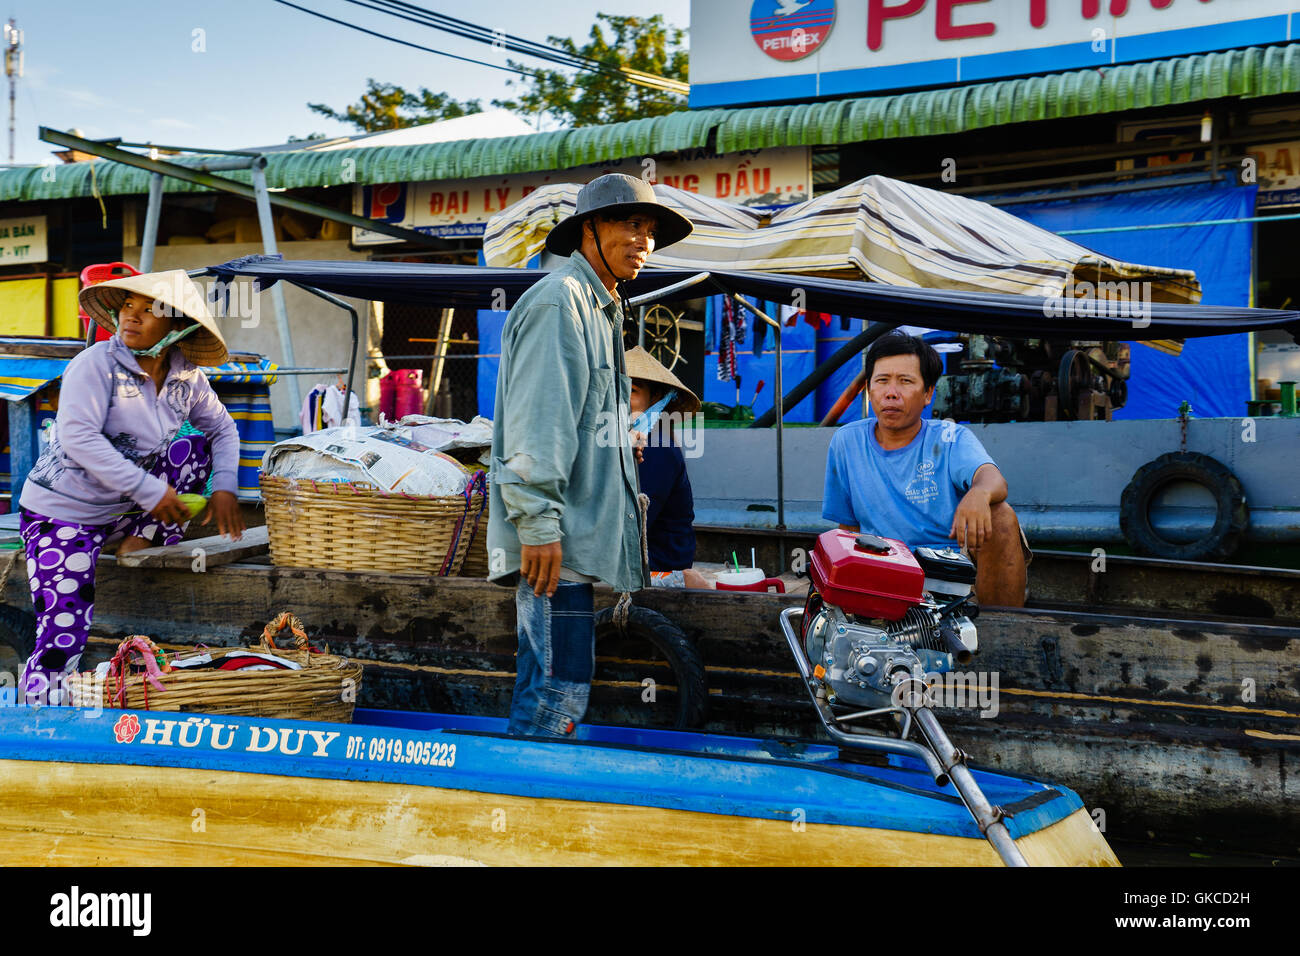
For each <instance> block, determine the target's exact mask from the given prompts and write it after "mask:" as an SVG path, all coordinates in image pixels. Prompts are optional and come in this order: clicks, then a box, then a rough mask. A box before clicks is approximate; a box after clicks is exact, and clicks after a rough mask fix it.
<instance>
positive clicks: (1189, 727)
mask: <svg viewBox="0 0 1300 956" xmlns="http://www.w3.org/2000/svg"><path fill="white" fill-rule="evenodd" d="M182 557H183V562H182V561H181V560H180V559H177V560H176V561H170V559H169V561H170V563H171V565H172V566H171V567H166V566H163V567H139V568H135V569H131V570H129V571H128V570H127V569H125V568H120V567H118V566H117V565H116V563H115V562H114V561H113V560H112V559H102V560H101V562H100V566H99V572H98V583H97V590H98V593H97V602H96V621H95V626H96V637H95V638H92V651H91V652H90V653H88V655H87V657H86V659H85V663H86V664H88V665H89V664H92V663H94V662H95V661H96V660H99V659H104V658H105V657H106V656H107V654H108V652H109V651H110V650H111V648H112V647H114V646H115V645H116V642H117V641H118V640H120V639H121V638H122V637H123V636H126V635H127V634H131V633H146V634H149V635H151V636H153V637H155V638H157V639H158V640H160V641H161V642H164V643H169V644H171V645H174V646H185V645H192V644H194V643H196V642H200V641H202V642H206V643H209V644H235V643H246V642H247V641H248V640H249V639H251V638H254V637H256V635H258V634H260V633H261V628H262V626H263V625H264V624H265V622H266V621H267V620H268V619H270V618H271V617H273V616H274V615H275V614H276V613H278V612H279V611H281V610H284V609H286V608H292V609H295V610H297V611H298V612H299V613H300V614H301V615H302V616H304V617H305V618H306V619H307V621H308V624H309V627H310V630H311V632H312V635H313V638H314V639H318V640H323V641H326V642H328V643H329V644H330V646H331V648H332V649H333V650H334V651H336V652H339V653H343V654H346V655H347V656H349V657H353V658H356V659H359V660H361V661H363V662H364V663H365V664H366V667H367V677H366V682H365V686H364V690H363V696H362V699H361V703H362V704H363V705H365V706H370V707H384V708H397V709H403V710H410V711H437V712H450V713H457V714H464V715H485V716H486V715H501V714H504V713H505V712H506V710H507V708H508V705H509V699H510V693H511V688H512V686H513V682H514V649H515V635H514V615H513V592H512V591H510V590H508V589H505V588H501V587H498V586H496V585H493V584H488V583H486V582H483V581H481V580H473V579H465V578H428V577H423V576H417V575H410V576H404V575H370V574H364V573H357V572H337V571H319V570H306V569H292V568H274V567H270V566H268V565H266V564H252V563H240V562H236V563H233V564H229V565H225V566H216V564H215V562H214V561H213V560H212V558H211V556H210V558H209V564H208V566H207V570H206V571H205V572H204V573H194V571H193V570H192V567H191V562H192V559H191V558H190V557H189V554H188V551H187V552H186V554H185V555H183V556H182ZM245 560H247V559H246V556H245ZM178 565H179V566H178ZM1114 578H1115V582H1116V583H1118V582H1119V581H1121V580H1127V576H1124V577H1123V578H1121V576H1118V575H1116V576H1114ZM26 592H27V588H26V581H25V578H24V575H23V569H22V566H21V562H19V566H18V567H16V568H15V569H14V571H13V573H12V575H11V577H10V579H9V581H8V582H7V585H6V588H5V590H4V595H3V599H4V601H5V602H6V603H7V604H8V605H10V607H9V608H8V609H4V608H0V610H6V611H7V612H9V613H11V614H14V615H20V614H22V613H26V612H25V611H24V610H23V609H24V608H25V607H26V605H27V601H28V596H27V593H26ZM1278 594H1279V595H1282V594H1283V591H1281V590H1279V592H1278ZM612 600H613V595H612V594H610V593H609V592H608V591H604V590H600V589H598V592H597V602H598V606H599V605H602V604H608V603H611V602H612ZM1279 600H1280V597H1279ZM797 602H798V599H797V598H791V597H788V596H782V595H761V594H747V593H716V592H714V593H704V592H691V593H686V592H670V591H666V590H659V589H656V590H653V591H649V592H643V593H642V594H640V595H638V597H637V603H638V604H639V605H643V606H646V607H649V608H652V609H654V610H656V611H659V612H661V613H662V614H663V615H664V616H665V617H666V618H668V619H669V620H671V621H673V622H675V623H676V624H677V625H678V626H679V627H680V628H681V630H682V631H684V632H685V637H686V639H688V640H689V641H690V642H691V643H692V644H693V645H694V646H695V647H696V648H697V649H698V652H699V654H700V656H701V657H702V658H703V661H704V664H705V668H706V670H705V671H704V674H703V676H702V678H701V680H702V682H703V683H704V684H705V685H706V686H707V714H704V715H703V719H702V720H701V721H700V722H699V726H701V728H702V729H705V730H707V731H709V732H711V733H718V734H753V735H770V736H773V737H778V738H782V739H789V738H800V737H810V736H816V735H819V734H820V731H821V728H820V726H819V724H818V722H817V719H816V717H815V715H814V714H813V712H812V710H811V708H810V707H809V706H808V701H807V697H806V695H805V693H804V690H803V688H802V686H801V684H800V681H799V678H798V676H797V675H796V673H795V671H794V668H793V666H792V663H791V661H790V657H789V654H788V652H787V651H786V649H785V646H784V641H783V639H782V637H781V634H780V631H779V628H778V625H777V618H778V615H779V613H780V611H781V610H782V609H783V608H786V607H789V606H793V605H794V604H796V603H797ZM1279 606H1280V605H1279ZM1171 613H1172V614H1174V615H1175V616H1171V617H1169V618H1161V617H1157V616H1155V615H1154V614H1151V613H1147V614H1137V613H1133V612H1132V611H1131V610H1130V611H1127V612H1123V613H1119V612H1116V613H1111V612H1107V611H1097V612H1084V611H1076V610H1058V609H1032V608H1031V609H1026V610H1021V611H1012V610H1008V609H985V611H984V613H982V614H981V616H980V618H979V621H978V625H979V630H980V643H981V653H980V656H979V657H978V658H977V660H978V661H979V662H980V667H981V668H983V669H986V670H988V671H990V672H993V673H996V674H997V675H998V678H999V687H998V699H999V709H998V713H997V715H996V717H988V718H982V717H980V716H979V715H978V713H977V712H974V711H969V710H959V709H942V708H941V709H940V710H939V713H940V714H941V716H942V719H943V721H944V723H945V725H946V726H947V727H948V728H949V731H950V734H951V736H952V737H953V739H954V740H956V741H958V742H959V743H960V744H961V746H962V747H963V748H964V749H965V750H967V751H968V752H969V753H970V754H971V757H972V759H973V761H974V762H975V763H976V764H980V765H984V766H988V767H994V768H997V769H998V770H1002V771H1009V772H1014V773H1019V774H1025V775H1029V776H1032V777H1035V778H1038V779H1044V780H1053V781H1059V782H1061V783H1062V784H1064V785H1065V786H1068V787H1070V788H1072V789H1073V790H1075V791H1077V792H1078V793H1080V794H1081V795H1082V796H1083V798H1084V799H1085V800H1086V801H1087V806H1088V807H1089V808H1090V809H1092V810H1101V811H1102V813H1103V814H1104V821H1105V826H1106V832H1107V834H1108V835H1109V836H1111V837H1114V838H1120V839H1124V838H1128V839H1140V840H1144V841H1145V840H1148V839H1151V837H1149V836H1148V834H1154V838H1155V839H1165V840H1168V841H1170V842H1179V841H1182V842H1187V841H1192V840H1196V841H1199V842H1200V843H1201V844H1202V845H1204V846H1207V847H1213V846H1228V847H1232V848H1235V849H1256V850H1259V851H1261V852H1270V853H1283V854H1290V855H1297V854H1300V819H1298V818H1297V816H1296V814H1295V813H1294V811H1293V807H1294V806H1295V801H1296V799H1297V797H1298V796H1300V793H1298V792H1297V787H1298V786H1300V783H1297V781H1300V773H1297V770H1300V767H1298V766H1297V765H1298V764H1300V629H1297V628H1296V627H1294V626H1283V625H1272V626H1270V625H1265V624H1260V623H1244V622H1231V621H1224V620H1207V619H1201V620H1196V619H1193V618H1191V617H1190V616H1189V615H1187V614H1186V613H1183V614H1181V615H1180V614H1178V612H1177V611H1176V610H1175V611H1174V612H1171ZM3 630H4V629H3V628H0V633H2V632H3ZM10 639H11V640H12V636H11V638H10ZM0 652H3V647H0ZM597 654H598V664H597V679H596V682H595V686H594V688H593V694H592V710H591V719H592V720H594V721H597V722H603V723H616V724H624V725H633V726H645V725H651V726H658V727H666V728H668V727H672V726H674V724H675V723H676V722H677V717H678V713H679V704H680V694H679V687H678V684H679V680H680V678H681V674H680V673H678V672H675V671H674V669H673V667H672V665H671V663H670V662H669V661H668V660H667V659H665V658H664V657H663V656H662V655H660V654H658V653H656V652H655V651H654V650H653V649H652V648H651V647H650V646H649V645H647V644H646V642H645V641H644V640H640V639H633V638H625V637H620V636H619V635H617V634H614V633H605V634H604V635H603V636H602V638H601V640H600V643H599V644H598V650H597ZM96 655H98V656H96ZM16 663H17V661H16V659H15V658H13V657H11V658H10V663H9V665H8V666H9V667H10V668H13V667H14V666H16ZM647 682H653V689H654V692H653V693H648V692H647ZM1247 691H1249V692H1247ZM1098 819H1099V820H1100V819H1102V816H1101V815H1099V817H1098Z"/></svg>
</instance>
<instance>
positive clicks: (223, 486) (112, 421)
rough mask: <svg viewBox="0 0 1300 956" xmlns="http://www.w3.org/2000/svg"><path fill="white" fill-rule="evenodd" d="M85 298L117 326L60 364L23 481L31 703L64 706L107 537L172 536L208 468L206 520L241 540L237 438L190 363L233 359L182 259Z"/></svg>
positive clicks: (147, 539) (164, 540)
mask: <svg viewBox="0 0 1300 956" xmlns="http://www.w3.org/2000/svg"><path fill="white" fill-rule="evenodd" d="M81 306H82V308H83V309H84V310H85V312H86V314H87V315H90V316H92V317H93V318H94V319H95V321H96V322H97V323H99V325H101V326H103V327H104V328H106V329H108V330H109V331H110V332H113V333H115V334H114V335H113V337H112V338H111V339H108V340H107V341H105V342H98V343H96V344H95V345H92V346H90V348H88V349H86V350H85V351H83V352H81V353H80V354H78V355H77V357H76V358H74V359H73V360H72V361H71V362H70V363H68V367H67V368H66V369H64V372H63V383H62V388H61V391H60V394H59V411H58V416H57V418H56V419H55V423H54V427H53V428H51V429H50V430H49V433H48V434H49V439H48V442H47V444H46V445H45V448H44V450H43V451H42V452H41V456H40V458H39V459H38V460H37V462H36V464H35V466H34V467H33V468H32V470H31V472H30V473H29V474H28V476H27V481H26V482H25V483H24V484H23V488H22V496H21V498H20V501H19V504H20V505H21V508H22V520H21V524H20V527H21V532H22V538H23V542H24V544H25V545H26V549H27V572H28V578H29V580H30V583H31V590H32V605H33V608H34V609H35V612H36V623H37V628H36V649H35V650H34V652H33V653H32V656H31V658H30V659H29V660H28V661H27V665H26V667H24V669H23V677H22V687H23V693H24V695H25V698H26V700H27V701H28V702H29V703H59V702H63V698H62V693H61V691H62V686H61V685H62V678H63V677H65V676H66V675H67V674H69V673H71V672H72V671H73V670H75V669H76V666H77V663H78V661H79V659H80V657H81V652H82V650H83V649H84V648H85V646H86V639H87V636H88V634H89V631H90V622H91V617H92V615H93V613H94V595H95V562H96V560H97V559H98V558H99V553H100V551H101V550H102V549H103V548H104V546H105V545H108V544H112V543H114V542H117V541H120V542H121V545H120V546H119V547H118V552H117V553H118V554H119V555H120V554H125V553H127V552H129V551H135V550H138V549H140V548H144V547H149V546H150V545H152V544H159V545H161V544H174V543H176V542H177V541H179V540H180V539H181V538H182V537H183V535H184V531H185V525H186V524H187V523H188V521H189V519H190V517H191V514H190V509H189V507H188V506H187V505H186V503H185V502H184V501H182V500H181V498H180V495H181V494H191V493H197V494H202V493H203V492H204V490H205V487H206V485H207V482H208V478H209V476H211V478H212V487H213V489H214V490H213V492H212V496H211V499H210V501H209V504H208V507H207V515H206V516H205V519H204V523H210V522H211V521H212V520H213V519H214V518H215V519H216V524H217V528H218V529H219V530H220V532H221V533H222V534H229V535H231V536H233V537H235V538H238V537H239V536H240V533H241V532H242V531H243V529H244V523H243V520H242V518H241V517H240V513H239V502H238V500H237V499H236V497H235V488H236V484H235V475H236V471H237V469H238V466H239V435H238V433H237V432H236V430H235V423H234V420H233V419H232V418H231V417H230V414H229V413H228V412H227V411H226V409H225V408H224V406H222V404H221V402H220V401H219V400H218V399H217V396H216V394H215V393H214V392H213V391H212V386H211V385H209V384H208V379H207V376H206V375H204V374H203V372H202V371H200V369H199V368H198V366H200V365H219V364H221V363H222V362H225V361H226V358H227V354H226V344H225V341H224V340H223V339H222V337H221V332H220V331H219V330H218V329H217V325H216V322H215V321H213V318H212V316H211V314H210V313H209V312H208V308H207V304H206V303H205V301H204V296H203V292H202V290H200V289H199V287H198V286H197V285H195V284H194V282H193V280H191V279H190V277H189V276H188V275H186V274H185V273H184V272H183V271H181V270H179V269H178V270H174V271H171V272H157V273H151V274H147V275H138V276H130V277H127V278H124V279H114V280H112V281H110V282H104V283H101V284H99V285H94V286H90V287H89V288H86V289H82V290H81ZM187 424H188V425H189V426H191V427H189V428H185V427H184V426H186V425H187ZM195 429H197V430H198V433H196V432H195Z"/></svg>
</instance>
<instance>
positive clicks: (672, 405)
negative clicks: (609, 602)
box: [626, 346, 709, 588]
mask: <svg viewBox="0 0 1300 956" xmlns="http://www.w3.org/2000/svg"><path fill="white" fill-rule="evenodd" d="M626 356H627V374H628V377H629V378H630V379H632V395H631V400H630V402H629V407H630V410H631V413H632V431H633V432H634V436H635V437H634V440H635V441H636V442H637V444H638V445H639V446H640V455H641V463H640V464H639V465H638V466H637V470H638V472H639V473H640V477H641V492H642V494H644V495H646V496H647V497H648V498H649V499H650V506H649V508H647V509H646V551H647V554H648V555H649V557H650V583H651V585H652V586H654V587H688V588H707V587H708V586H709V585H708V582H707V581H706V580H705V579H704V577H703V575H701V574H700V573H699V572H698V571H694V570H692V568H691V565H692V564H694V563H695V527H694V525H695V498H694V495H693V494H692V493H691V479H690V477H689V475H687V472H686V456H685V453H684V452H683V450H682V447H681V445H680V444H679V442H678V432H677V431H676V430H675V429H674V427H673V426H674V424H679V423H684V422H685V419H686V416H688V415H693V414H694V413H695V412H697V411H699V409H700V400H699V398H697V397H696V395H695V393H694V392H692V391H691V390H690V389H689V388H687V387H686V385H685V384H683V383H682V380H681V379H679V378H678V377H677V376H676V375H674V374H673V373H672V372H671V371H669V370H668V369H667V368H665V367H664V366H663V364H662V363H661V362H659V361H658V360H657V359H655V357H654V356H653V355H651V354H650V353H649V352H647V351H646V350H645V349H643V348H641V347H640V346H637V347H636V348H631V349H628V350H627V352H626Z"/></svg>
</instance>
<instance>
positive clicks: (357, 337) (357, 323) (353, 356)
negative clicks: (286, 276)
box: [277, 282, 361, 421]
mask: <svg viewBox="0 0 1300 956" xmlns="http://www.w3.org/2000/svg"><path fill="white" fill-rule="evenodd" d="M293 284H294V285H296V286H297V287H298V288H299V289H302V291H303V292H310V293H311V294H312V295H314V296H316V297H318V298H321V299H324V300H325V301H326V302H329V303H330V304H332V305H337V306H338V307H339V308H340V309H343V310H345V311H346V312H347V313H348V314H349V315H351V316H352V351H351V352H350V353H349V354H348V385H347V389H346V390H345V391H344V393H343V420H344V421H347V417H348V400H349V399H350V398H351V397H352V382H353V380H354V379H355V378H356V373H357V347H358V346H359V345H360V343H361V317H360V316H359V315H357V310H356V309H354V308H352V306H350V305H348V304H347V303H346V302H345V301H343V300H342V299H340V298H339V297H338V296H336V295H331V294H330V293H328V292H322V291H321V290H320V289H317V288H314V287H313V286H309V285H303V284H302V283H300V282H295V283H293ZM277 285H278V283H277ZM297 371H298V370H297V369H294V370H293V372H294V373H295V374H296V373H297ZM320 371H333V370H332V369H321V370H320ZM358 420H360V416H358Z"/></svg>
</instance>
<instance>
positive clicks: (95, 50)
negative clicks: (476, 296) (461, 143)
mask: <svg viewBox="0 0 1300 956" xmlns="http://www.w3.org/2000/svg"><path fill="white" fill-rule="evenodd" d="M294 2H295V3H297V4H298V5H299V6H303V7H309V8H311V9H313V10H317V11H319V12H321V13H325V14H327V15H329V16H333V17H335V18H337V19H343V20H349V21H351V22H354V23H358V24H360V25H362V26H365V27H368V28H370V29H373V30H376V31H378V32H381V33H388V34H392V35H395V36H398V37H400V38H402V39H406V40H410V41H412V42H416V43H420V44H422V45H424V46H429V47H434V48H435V49H439V50H445V51H446V52H448V53H455V54H459V55H463V56H470V57H473V58H475V59H479V60H486V61H488V62H498V63H501V64H502V65H504V63H505V59H506V54H505V53H504V52H503V51H498V50H495V49H493V48H492V47H491V46H489V45H485V44H480V43H475V42H473V41H470V40H465V39H461V38H459V37H454V36H451V35H449V34H446V33H441V32H438V31H435V30H433V29H430V28H428V27H423V26H419V25H416V24H413V23H409V22H406V21H403V20H399V19H396V18H394V17H391V16H388V15H385V14H382V13H379V12H376V11H373V10H368V9H364V8H362V7H359V6H357V5H355V4H350V3H347V2H346V0H294ZM418 2H419V5H421V6H423V7H426V8H427V9H430V10H434V11H436V12H438V13H444V14H447V15H449V16H454V17H458V18H460V19H462V20H468V21H471V22H474V23H477V24H480V25H482V26H485V27H488V28H489V29H500V30H503V31H505V32H508V33H511V34H513V35H515V36H519V37H522V38H524V39H528V40H536V41H545V40H546V38H547V36H552V35H556V36H570V37H574V38H575V39H582V40H585V38H586V36H587V33H588V31H589V30H590V29H591V25H592V23H593V22H594V21H595V16H596V14H597V13H610V14H618V15H625V16H627V15H638V16H648V15H651V14H654V13H662V14H664V16H665V19H666V20H667V21H668V22H669V23H670V24H672V25H674V26H679V27H682V28H683V29H685V28H686V27H688V26H689V25H690V2H689V0H642V2H637V0H559V2H555V0H549V2H544V0H478V2H476V3H466V2H460V3H451V2H447V0H418ZM0 10H3V16H4V19H6V20H8V19H10V18H12V19H14V20H15V21H16V22H17V25H18V28H19V29H20V30H22V31H23V33H24V37H23V48H24V60H25V62H24V76H23V78H22V79H20V80H19V81H18V90H17V97H16V102H15V113H16V128H17V138H16V147H15V156H14V161H15V162H17V163H44V162H47V161H49V160H50V159H51V158H52V157H51V152H52V150H54V149H56V147H54V146H52V145H51V144H48V143H44V142H42V141H41V140H40V139H39V138H38V136H37V127H39V126H48V127H52V128H54V129H60V130H70V129H73V128H76V129H80V130H81V131H82V133H83V134H84V135H85V136H87V137H89V138H91V139H102V138H108V137H120V138H122V139H123V140H124V141H127V142H152V143H157V144H159V145H182V146H204V147H209V148H214V149H237V148H240V147H247V146H266V145H272V144H275V143H283V142H285V141H287V140H288V138H289V137H290V136H306V135H307V134H309V133H325V134H327V135H330V136H334V135H342V134H345V133H351V132H356V130H354V129H352V128H351V127H349V126H347V125H345V124H342V123H338V122H334V121H332V120H329V119H326V118H325V117H323V116H318V115H317V114H315V113H312V112H311V111H310V110H308V109H307V105H306V104H307V103H308V102H313V103H325V104H327V105H329V106H331V107H333V108H335V109H338V110H342V108H343V107H345V106H346V105H347V104H349V103H354V102H356V101H357V100H358V99H359V98H360V95H361V93H362V91H364V89H365V86H366V80H367V78H369V77H373V78H375V79H376V80H379V81H380V82H388V83H396V84H397V85H399V86H402V87H405V88H407V89H413V88H418V87H421V86H424V87H428V88H429V89H431V90H434V91H435V92H436V91H445V92H447V93H450V94H451V95H452V96H454V97H455V98H457V99H462V100H463V99H474V98H477V99H482V100H483V102H484V105H485V106H487V105H488V102H489V101H490V100H491V99H492V98H494V97H505V96H507V95H509V94H510V93H511V90H510V88H508V87H507V86H506V81H507V80H509V79H511V78H512V77H514V74H510V73H505V72H501V71H499V70H494V69H490V68H489V67H485V66H476V65H472V64H468V63H462V62H458V61H456V60H452V59H449V58H447V57H442V56H438V55H436V54H433V53H425V52H422V51H419V50H414V49H410V48H408V47H403V46H401V45H399V44H397V43H393V42H390V41H388V40H382V39H379V38H376V37H370V36H366V35H364V34H361V33H358V32H356V31H354V30H350V29H348V28H347V27H343V26H338V25H336V24H333V23H327V22H325V21H323V20H319V19H317V18H316V17H313V16H310V15H309V14H306V13H301V12H299V11H297V10H293V9H290V8H288V7H285V6H282V5H280V4H278V3H276V2H274V0H206V2H200V0H153V2H149V0H109V2H107V3H106V2H103V0H8V3H7V4H6V5H5V6H4V7H0ZM516 59H522V58H519V57H516ZM524 62H527V63H529V64H530V65H534V66H540V65H542V63H541V61H537V60H525V61H524ZM515 78H518V77H515ZM6 93H7V91H6ZM6 101H7V95H6V96H5V97H4V98H3V99H0V116H3V115H5V105H4V104H5V102H6ZM6 119H7V116H6ZM4 125H5V129H6V130H7V122H6V123H5V124H4ZM7 161H8V140H7V134H5V135H0V162H7Z"/></svg>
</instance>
